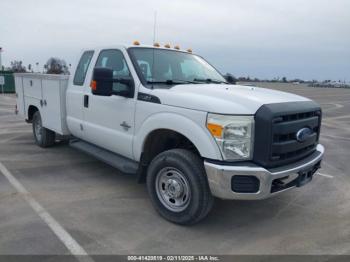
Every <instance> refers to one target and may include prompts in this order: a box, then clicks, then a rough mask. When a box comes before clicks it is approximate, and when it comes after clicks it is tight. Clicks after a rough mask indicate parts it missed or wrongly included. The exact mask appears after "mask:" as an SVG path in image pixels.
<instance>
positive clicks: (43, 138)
mask: <svg viewBox="0 0 350 262" xmlns="http://www.w3.org/2000/svg"><path fill="white" fill-rule="evenodd" d="M33 134H34V140H35V143H36V144H37V145H38V146H40V147H50V146H53V145H54V144H55V138H56V134H55V132H53V131H51V130H49V129H47V128H45V127H43V124H42V120H41V115H40V112H39V111H36V112H35V113H34V116H33Z"/></svg>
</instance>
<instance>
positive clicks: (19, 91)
mask: <svg viewBox="0 0 350 262" xmlns="http://www.w3.org/2000/svg"><path fill="white" fill-rule="evenodd" d="M22 80H23V79H22V77H20V76H17V75H16V74H15V88H16V95H17V110H18V115H20V116H22V117H25V116H26V113H25V108H24V93H23V83H22Z"/></svg>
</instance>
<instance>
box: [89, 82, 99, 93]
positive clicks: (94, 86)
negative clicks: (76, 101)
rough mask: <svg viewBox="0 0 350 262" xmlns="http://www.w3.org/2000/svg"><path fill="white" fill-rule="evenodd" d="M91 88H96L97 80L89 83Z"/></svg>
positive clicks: (94, 89)
mask: <svg viewBox="0 0 350 262" xmlns="http://www.w3.org/2000/svg"><path fill="white" fill-rule="evenodd" d="M90 87H91V90H93V91H96V88H97V82H96V81H95V80H92V81H91V83H90Z"/></svg>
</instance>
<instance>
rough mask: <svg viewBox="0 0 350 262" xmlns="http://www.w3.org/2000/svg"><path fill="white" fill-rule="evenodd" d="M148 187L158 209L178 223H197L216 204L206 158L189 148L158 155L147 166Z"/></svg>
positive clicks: (168, 218) (164, 215)
mask: <svg viewBox="0 0 350 262" xmlns="http://www.w3.org/2000/svg"><path fill="white" fill-rule="evenodd" d="M147 188H148V192H149V194H150V198H151V201H152V203H153V205H154V207H155V209H156V210H157V211H158V213H159V214H160V215H161V216H163V217H164V218H165V219H167V220H169V221H171V222H174V223H177V224H182V225H189V224H195V223H197V222H199V221H200V220H201V219H203V218H204V217H206V215H207V214H208V213H209V211H210V210H211V208H212V206H213V201H214V200H213V197H212V195H211V192H210V189H209V186H208V181H207V177H206V175H205V170H204V167H203V161H202V160H201V159H200V157H199V156H197V155H196V154H194V153H192V152H190V151H188V150H184V149H173V150H169V151H165V152H163V153H161V154H159V155H158V156H157V157H155V158H154V160H153V161H152V162H151V164H150V166H149V168H148V174H147Z"/></svg>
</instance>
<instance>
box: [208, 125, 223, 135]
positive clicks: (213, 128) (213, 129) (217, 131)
mask: <svg viewBox="0 0 350 262" xmlns="http://www.w3.org/2000/svg"><path fill="white" fill-rule="evenodd" d="M207 128H208V129H209V132H210V133H211V134H212V135H213V136H214V137H218V138H221V136H222V130H223V127H222V126H220V125H217V124H212V123H208V124H207Z"/></svg>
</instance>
